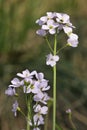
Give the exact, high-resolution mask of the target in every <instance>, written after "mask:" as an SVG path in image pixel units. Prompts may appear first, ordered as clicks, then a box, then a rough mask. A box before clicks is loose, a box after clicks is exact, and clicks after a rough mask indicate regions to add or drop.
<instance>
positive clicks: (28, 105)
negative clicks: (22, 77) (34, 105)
mask: <svg viewBox="0 0 87 130" xmlns="http://www.w3.org/2000/svg"><path fill="white" fill-rule="evenodd" d="M30 105H31V104H30V100H29V96H28V97H27V109H28V112H27V119H28V121H30V112H31V109H30ZM28 121H27V130H30V124H29V122H28Z"/></svg>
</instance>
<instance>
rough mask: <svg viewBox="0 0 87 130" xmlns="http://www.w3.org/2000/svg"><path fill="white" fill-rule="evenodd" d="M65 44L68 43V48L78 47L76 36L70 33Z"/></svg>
mask: <svg viewBox="0 0 87 130" xmlns="http://www.w3.org/2000/svg"><path fill="white" fill-rule="evenodd" d="M67 43H68V45H69V46H72V47H77V46H78V36H77V35H76V34H74V33H71V34H70V35H69V38H68V40H67Z"/></svg>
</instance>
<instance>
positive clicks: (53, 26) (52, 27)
mask: <svg viewBox="0 0 87 130" xmlns="http://www.w3.org/2000/svg"><path fill="white" fill-rule="evenodd" d="M57 27H58V24H57V23H55V22H54V20H48V21H47V24H44V25H42V29H43V30H47V31H48V32H49V33H50V34H55V33H56V28H57Z"/></svg>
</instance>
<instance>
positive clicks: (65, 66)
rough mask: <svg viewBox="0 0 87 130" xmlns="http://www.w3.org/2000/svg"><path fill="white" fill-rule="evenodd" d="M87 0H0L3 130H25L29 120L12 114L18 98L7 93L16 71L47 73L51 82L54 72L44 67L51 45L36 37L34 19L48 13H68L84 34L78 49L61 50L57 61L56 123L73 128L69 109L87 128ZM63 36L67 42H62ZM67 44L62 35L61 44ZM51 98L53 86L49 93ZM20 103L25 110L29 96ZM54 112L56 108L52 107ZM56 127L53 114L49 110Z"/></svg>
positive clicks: (77, 122) (82, 128) (0, 123)
mask: <svg viewBox="0 0 87 130" xmlns="http://www.w3.org/2000/svg"><path fill="white" fill-rule="evenodd" d="M86 3H87V1H86V0H43V1H42V0H0V130H22V129H25V126H26V123H25V120H24V118H23V117H22V116H21V115H20V113H19V114H18V117H16V118H14V116H13V113H12V112H11V109H12V103H13V99H12V98H10V97H7V96H6V95H5V94H4V91H5V89H7V87H8V85H9V84H10V81H11V79H12V78H13V77H15V76H16V73H17V72H21V71H22V70H24V69H26V68H28V69H29V70H30V71H32V70H34V69H35V70H37V71H38V72H44V73H45V77H46V78H47V79H49V82H50V85H51V86H52V70H51V68H50V67H48V66H46V65H45V55H47V54H48V53H49V49H48V47H47V45H46V43H45V41H44V39H43V38H41V37H39V36H37V35H36V30H37V29H38V26H37V25H36V24H35V21H36V20H37V19H38V18H40V17H41V16H43V15H45V14H46V12H48V11H55V12H63V13H67V14H69V15H70V17H71V22H72V23H73V25H75V26H76V29H75V30H74V32H75V33H76V34H78V35H79V46H78V47H77V48H71V47H69V48H66V49H65V50H64V51H63V52H62V53H60V57H61V58H60V61H59V63H58V65H57V101H58V102H57V122H58V123H59V124H60V126H61V127H62V129H63V130H72V126H71V124H70V122H69V120H68V115H67V114H66V113H65V111H66V109H68V108H71V110H72V118H73V122H74V123H75V125H76V127H77V130H87V4H86ZM61 39H62V40H61ZM61 41H62V42H63V41H64V39H63V36H60V37H59V42H61ZM49 94H50V96H52V89H51V91H50V92H49ZM20 103H21V106H22V109H24V110H26V108H25V101H24V97H23V96H22V95H21V97H20ZM50 111H51V110H50ZM49 115H50V116H49V120H48V128H49V129H50V130H51V128H52V126H51V124H52V123H51V121H52V116H51V114H49Z"/></svg>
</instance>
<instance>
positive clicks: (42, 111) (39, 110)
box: [34, 104, 48, 115]
mask: <svg viewBox="0 0 87 130" xmlns="http://www.w3.org/2000/svg"><path fill="white" fill-rule="evenodd" d="M47 111H48V107H47V106H43V107H41V105H39V104H38V105H37V106H36V107H35V109H34V112H36V113H39V114H43V115H45V114H47Z"/></svg>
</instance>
